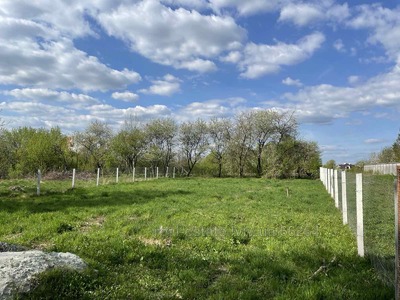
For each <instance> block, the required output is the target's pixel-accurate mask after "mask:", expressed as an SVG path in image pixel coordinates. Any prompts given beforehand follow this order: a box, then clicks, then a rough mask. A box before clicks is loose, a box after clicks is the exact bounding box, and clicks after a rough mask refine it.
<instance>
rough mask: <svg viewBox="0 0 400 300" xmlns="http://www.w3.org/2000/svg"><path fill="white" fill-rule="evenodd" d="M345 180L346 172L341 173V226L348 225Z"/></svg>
mask: <svg viewBox="0 0 400 300" xmlns="http://www.w3.org/2000/svg"><path fill="white" fill-rule="evenodd" d="M346 185H347V179H346V171H342V212H343V224H344V225H346V224H347V223H348V219H347V186H346Z"/></svg>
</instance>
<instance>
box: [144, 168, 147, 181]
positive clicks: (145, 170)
mask: <svg viewBox="0 0 400 300" xmlns="http://www.w3.org/2000/svg"><path fill="white" fill-rule="evenodd" d="M144 180H147V168H144Z"/></svg>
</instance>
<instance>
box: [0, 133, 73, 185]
mask: <svg viewBox="0 0 400 300" xmlns="http://www.w3.org/2000/svg"><path fill="white" fill-rule="evenodd" d="M0 149H1V150H0V151H2V152H3V153H4V156H3V157H2V158H1V159H0V162H1V164H2V166H3V168H2V172H3V173H2V177H3V178H4V177H7V176H8V175H9V176H11V177H20V176H26V175H29V174H33V173H35V172H36V171H37V170H38V169H40V170H41V171H42V172H43V173H46V172H47V171H49V170H64V169H66V168H68V167H69V166H70V150H69V148H68V140H67V137H66V136H64V135H63V134H62V133H61V131H60V129H59V128H57V127H56V128H52V129H50V130H46V129H33V128H28V127H22V128H18V129H14V130H12V131H5V130H4V131H3V132H2V134H1V137H0Z"/></svg>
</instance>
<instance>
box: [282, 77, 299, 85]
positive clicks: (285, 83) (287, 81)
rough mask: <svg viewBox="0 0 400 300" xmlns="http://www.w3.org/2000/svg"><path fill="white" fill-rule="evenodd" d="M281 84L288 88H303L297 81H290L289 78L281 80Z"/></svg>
mask: <svg viewBox="0 0 400 300" xmlns="http://www.w3.org/2000/svg"><path fill="white" fill-rule="evenodd" d="M282 83H283V84H284V85H289V86H297V87H301V86H303V84H302V83H301V81H300V80H299V79H292V78H290V77H287V78H285V79H284V80H282Z"/></svg>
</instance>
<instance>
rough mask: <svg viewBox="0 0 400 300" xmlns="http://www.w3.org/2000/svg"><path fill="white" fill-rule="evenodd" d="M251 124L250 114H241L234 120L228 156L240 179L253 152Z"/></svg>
mask: <svg viewBox="0 0 400 300" xmlns="http://www.w3.org/2000/svg"><path fill="white" fill-rule="evenodd" d="M253 124H254V123H253V119H252V118H251V113H250V112H242V113H240V114H239V115H237V116H236V118H235V123H234V126H233V132H232V138H231V140H230V141H231V142H230V143H229V154H230V158H231V161H232V162H233V164H234V165H233V167H234V168H237V170H238V171H239V176H240V177H243V176H244V167H245V165H246V164H247V160H248V158H249V155H250V154H251V152H252V150H253V138H254V133H253Z"/></svg>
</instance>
